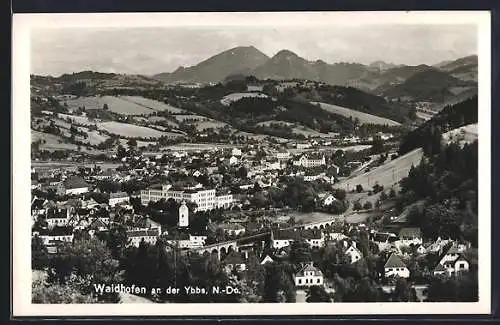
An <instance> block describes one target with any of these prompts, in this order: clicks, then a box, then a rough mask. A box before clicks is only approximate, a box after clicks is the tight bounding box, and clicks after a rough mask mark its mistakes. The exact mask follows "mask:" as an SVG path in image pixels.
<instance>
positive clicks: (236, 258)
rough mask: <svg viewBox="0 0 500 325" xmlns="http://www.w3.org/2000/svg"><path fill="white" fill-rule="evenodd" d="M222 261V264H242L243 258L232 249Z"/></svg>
mask: <svg viewBox="0 0 500 325" xmlns="http://www.w3.org/2000/svg"><path fill="white" fill-rule="evenodd" d="M223 262H224V264H243V263H244V261H243V258H242V257H241V254H240V253H237V252H234V251H233V252H231V253H229V254H228V255H227V256H226V258H225V259H224V261H223Z"/></svg>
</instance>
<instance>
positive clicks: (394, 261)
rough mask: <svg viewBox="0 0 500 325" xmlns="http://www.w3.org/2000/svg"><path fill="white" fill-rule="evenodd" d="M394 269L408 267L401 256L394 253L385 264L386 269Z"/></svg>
mask: <svg viewBox="0 0 500 325" xmlns="http://www.w3.org/2000/svg"><path fill="white" fill-rule="evenodd" d="M389 267H390V268H393V267H406V265H405V263H403V261H402V260H401V258H400V257H399V256H397V255H396V254H394V253H392V254H391V256H389V258H388V259H387V262H385V265H384V268H389Z"/></svg>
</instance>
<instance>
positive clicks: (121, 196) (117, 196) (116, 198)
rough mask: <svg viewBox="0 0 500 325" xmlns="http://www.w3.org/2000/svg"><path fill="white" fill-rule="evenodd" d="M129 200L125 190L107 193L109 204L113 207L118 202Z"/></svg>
mask: <svg viewBox="0 0 500 325" xmlns="http://www.w3.org/2000/svg"><path fill="white" fill-rule="evenodd" d="M128 202H130V197H129V196H128V194H127V193H125V192H118V193H111V194H109V206H111V207H114V206H115V205H117V204H120V203H128Z"/></svg>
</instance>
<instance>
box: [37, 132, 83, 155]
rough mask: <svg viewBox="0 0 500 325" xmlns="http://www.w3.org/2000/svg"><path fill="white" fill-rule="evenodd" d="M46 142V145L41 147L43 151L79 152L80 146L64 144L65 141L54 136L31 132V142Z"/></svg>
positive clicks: (43, 144)
mask: <svg viewBox="0 0 500 325" xmlns="http://www.w3.org/2000/svg"><path fill="white" fill-rule="evenodd" d="M38 140H42V141H43V140H45V143H42V144H41V145H40V149H43V150H48V151H51V150H77V149H78V146H77V145H76V144H72V143H64V141H65V139H64V138H62V137H60V136H57V135H54V134H48V133H43V132H38V131H33V130H31V142H35V141H38Z"/></svg>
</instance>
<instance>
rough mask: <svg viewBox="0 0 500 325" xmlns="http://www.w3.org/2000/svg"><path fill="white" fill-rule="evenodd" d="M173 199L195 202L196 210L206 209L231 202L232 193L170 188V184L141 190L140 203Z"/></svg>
mask: <svg viewBox="0 0 500 325" xmlns="http://www.w3.org/2000/svg"><path fill="white" fill-rule="evenodd" d="M161 199H165V200H168V199H174V200H175V201H177V202H182V201H186V202H192V203H196V205H197V209H196V211H208V210H212V209H214V208H216V207H219V206H222V207H225V206H227V205H230V204H231V203H232V202H233V197H232V195H223V196H221V197H220V198H219V197H217V196H216V192H215V189H209V190H201V189H200V190H172V189H171V186H170V185H162V186H161V187H158V188H149V189H146V190H142V191H141V203H142V204H143V205H147V204H148V203H149V202H150V201H159V200H161Z"/></svg>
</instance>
